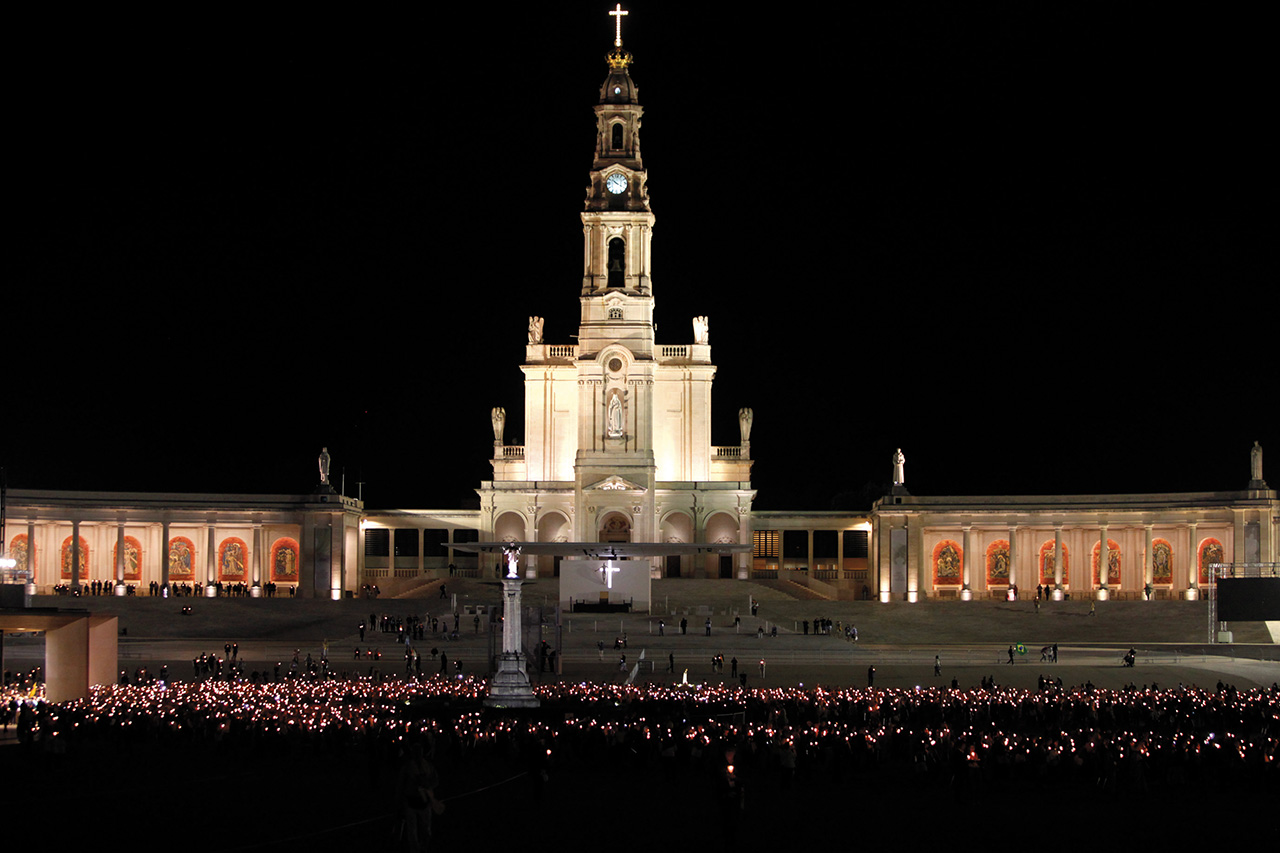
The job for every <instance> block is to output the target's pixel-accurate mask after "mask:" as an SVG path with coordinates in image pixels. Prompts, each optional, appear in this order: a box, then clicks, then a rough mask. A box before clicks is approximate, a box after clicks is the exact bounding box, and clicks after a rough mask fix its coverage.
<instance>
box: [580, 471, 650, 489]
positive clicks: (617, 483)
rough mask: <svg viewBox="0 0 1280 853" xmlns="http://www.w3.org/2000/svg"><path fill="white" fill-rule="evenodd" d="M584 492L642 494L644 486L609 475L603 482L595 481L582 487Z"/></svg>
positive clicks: (624, 478) (615, 475)
mask: <svg viewBox="0 0 1280 853" xmlns="http://www.w3.org/2000/svg"><path fill="white" fill-rule="evenodd" d="M582 490H583V491H584V492H643V491H644V490H645V489H644V486H641V485H638V484H636V483H633V482H631V481H630V480H628V479H627V478H626V477H619V476H618V475H617V474H610V475H609V476H608V477H605V478H604V479H603V480H596V481H595V482H594V483H589V484H587V485H585V486H583V487H582Z"/></svg>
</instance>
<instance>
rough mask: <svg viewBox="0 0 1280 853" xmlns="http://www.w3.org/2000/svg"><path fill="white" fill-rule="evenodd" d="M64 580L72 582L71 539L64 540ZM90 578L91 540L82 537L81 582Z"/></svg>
mask: <svg viewBox="0 0 1280 853" xmlns="http://www.w3.org/2000/svg"><path fill="white" fill-rule="evenodd" d="M61 562H62V579H63V580H64V581H69V580H71V537H70V536H68V537H67V538H66V539H63V540H62V560H61ZM88 577H89V540H87V539H85V538H84V537H83V536H81V537H80V580H82V581H83V580H85V579H87V578H88Z"/></svg>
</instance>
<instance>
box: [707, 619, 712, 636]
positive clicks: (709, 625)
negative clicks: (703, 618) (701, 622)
mask: <svg viewBox="0 0 1280 853" xmlns="http://www.w3.org/2000/svg"><path fill="white" fill-rule="evenodd" d="M707 636H708V637H710V636H711V617H710V616H708V617H707Z"/></svg>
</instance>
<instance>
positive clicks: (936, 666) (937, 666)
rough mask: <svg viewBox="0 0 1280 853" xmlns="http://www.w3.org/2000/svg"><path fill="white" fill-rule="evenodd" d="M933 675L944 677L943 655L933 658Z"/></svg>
mask: <svg viewBox="0 0 1280 853" xmlns="http://www.w3.org/2000/svg"><path fill="white" fill-rule="evenodd" d="M933 674H934V675H942V656H941V655H934V656H933Z"/></svg>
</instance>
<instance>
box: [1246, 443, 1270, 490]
mask: <svg viewBox="0 0 1280 853" xmlns="http://www.w3.org/2000/svg"><path fill="white" fill-rule="evenodd" d="M1249 488H1250V489H1255V490H1256V489H1266V488H1267V481H1266V480H1264V479H1262V445H1261V444H1259V443H1258V442H1256V441H1255V442H1254V443H1253V449H1252V450H1250V451H1249Z"/></svg>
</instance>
